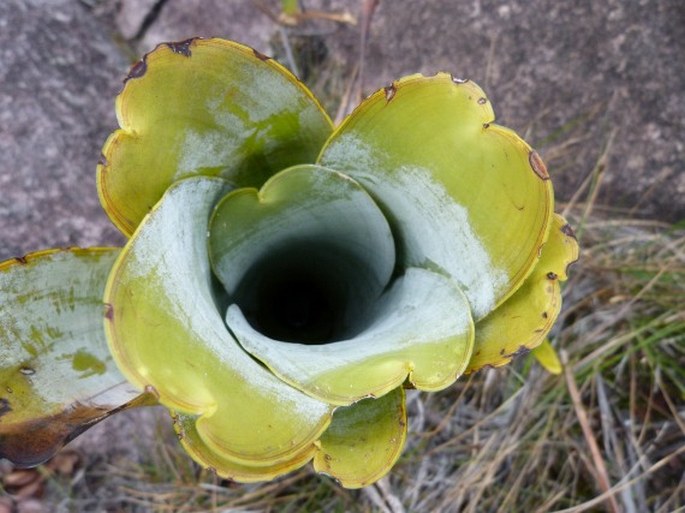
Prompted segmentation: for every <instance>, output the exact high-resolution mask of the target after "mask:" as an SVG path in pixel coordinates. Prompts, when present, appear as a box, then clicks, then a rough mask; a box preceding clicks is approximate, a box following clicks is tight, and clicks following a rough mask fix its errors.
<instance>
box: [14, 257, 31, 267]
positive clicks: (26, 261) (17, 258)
mask: <svg viewBox="0 0 685 513" xmlns="http://www.w3.org/2000/svg"><path fill="white" fill-rule="evenodd" d="M14 259H15V260H16V261H17V263H19V264H21V265H26V264H27V263H28V260H27V259H26V257H25V256H20V257H14Z"/></svg>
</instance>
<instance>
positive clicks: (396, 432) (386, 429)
mask: <svg viewBox="0 0 685 513" xmlns="http://www.w3.org/2000/svg"><path fill="white" fill-rule="evenodd" d="M406 437H407V411H406V407H405V398H404V390H403V389H402V388H397V389H395V390H393V391H392V392H390V393H389V394H387V395H385V396H383V397H381V398H379V399H364V400H363V401H359V402H358V403H355V404H353V405H351V406H348V407H345V408H338V409H337V410H336V411H335V414H334V415H333V422H332V423H331V425H330V427H329V428H328V430H326V432H325V433H324V434H323V436H322V437H321V442H320V443H321V449H320V450H319V451H317V453H316V455H315V456H314V469H315V470H316V471H317V472H321V473H324V474H328V475H330V476H331V477H333V478H335V479H336V480H337V481H338V482H340V484H342V485H343V486H344V487H345V488H361V487H363V486H366V485H369V484H371V483H373V482H375V481H377V480H378V479H380V478H381V477H383V476H384V475H385V474H386V473H387V472H388V471H389V470H390V469H391V468H392V466H393V465H394V464H395V462H397V459H398V458H399V457H400V454H401V453H402V448H403V447H404V441H405V439H406Z"/></svg>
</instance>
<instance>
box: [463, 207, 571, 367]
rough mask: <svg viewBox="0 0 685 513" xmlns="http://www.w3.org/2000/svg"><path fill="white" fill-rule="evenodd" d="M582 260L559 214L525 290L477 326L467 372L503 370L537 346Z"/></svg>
mask: <svg viewBox="0 0 685 513" xmlns="http://www.w3.org/2000/svg"><path fill="white" fill-rule="evenodd" d="M577 259H578V242H577V241H576V239H575V237H574V235H573V232H572V230H571V228H570V226H569V225H568V224H567V223H566V221H565V220H564V219H563V218H562V217H561V216H559V215H555V216H554V222H553V223H552V228H551V231H550V235H549V239H548V240H547V243H546V244H545V245H544V246H543V248H542V253H541V255H540V259H539V261H538V263H537V265H536V266H535V269H534V270H533V273H532V274H531V275H530V276H529V277H528V279H527V280H526V281H525V283H524V284H523V285H522V286H521V288H520V289H519V290H518V291H516V294H514V295H513V296H512V297H511V298H509V299H508V300H507V301H506V302H505V303H504V304H502V305H501V306H500V307H499V308H497V310H495V311H494V312H492V313H491V314H490V315H488V316H487V317H486V318H485V319H482V320H481V321H479V322H477V323H476V341H475V344H474V347H473V356H472V357H471V361H470V362H469V366H468V369H467V371H466V372H473V371H475V370H478V369H480V368H482V367H484V366H486V365H489V366H493V367H499V366H501V365H506V364H507V363H509V362H510V361H511V359H512V358H513V357H514V356H516V355H518V354H522V353H526V352H528V351H529V350H531V349H533V348H534V347H536V346H537V345H538V344H540V342H541V341H542V340H544V338H545V337H546V336H547V334H548V333H549V330H551V329H552V326H553V325H554V322H555V321H556V319H557V316H558V315H559V311H560V310H561V287H560V285H559V282H560V281H564V280H566V278H567V273H566V269H567V267H568V266H569V265H570V264H571V263H572V262H575V261H576V260H577Z"/></svg>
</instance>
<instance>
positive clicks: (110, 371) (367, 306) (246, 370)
mask: <svg viewBox="0 0 685 513" xmlns="http://www.w3.org/2000/svg"><path fill="white" fill-rule="evenodd" d="M116 112H117V116H118V120H119V124H120V127H121V128H120V129H118V130H117V131H115V132H114V133H113V134H112V135H111V136H110V137H109V139H108V140H107V142H106V143H105V146H104V148H103V152H102V159H101V162H100V163H99V165H98V170H97V176H98V189H99V190H98V192H99V194H100V198H101V202H102V205H103V207H104V209H105V210H106V211H107V213H108V215H109V217H110V218H111V220H112V221H113V222H114V223H115V224H116V226H117V227H118V228H119V229H120V230H121V231H122V232H123V233H124V234H125V235H127V236H128V237H129V240H128V242H127V244H126V246H125V247H124V248H123V249H121V250H120V249H117V248H90V249H68V250H51V251H44V252H39V253H35V254H31V255H27V256H26V257H21V258H17V259H14V260H10V261H7V262H5V263H3V264H0V303H1V304H2V311H1V313H0V355H1V356H2V359H1V360H0V361H1V364H0V384H1V385H2V386H1V387H0V437H1V438H0V455H2V456H3V457H7V458H9V459H11V460H13V461H15V462H18V463H21V464H25V465H31V464H37V463H39V462H41V461H44V460H45V459H46V458H48V457H49V456H50V455H51V454H53V453H54V451H55V450H56V448H57V447H59V446H60V445H61V444H63V443H64V442H65V441H68V440H70V439H71V438H73V437H74V436H76V435H77V434H79V433H80V432H82V431H83V430H84V429H86V428H87V427H89V426H90V425H92V424H94V423H95V422H98V421H99V420H101V419H103V418H105V417H107V416H108V415H110V414H112V413H113V412H116V411H120V410H122V409H125V408H128V407H131V406H140V405H144V404H150V403H157V402H159V403H161V404H162V405H164V406H165V407H167V408H168V409H169V410H170V411H171V413H172V418H173V423H174V426H175V429H176V431H177V433H178V436H179V439H180V440H181V443H182V444H183V446H184V448H185V449H186V450H187V452H188V453H189V454H190V455H191V456H192V457H193V458H194V459H195V460H196V461H197V462H199V463H200V464H201V465H203V466H205V467H210V468H212V469H214V470H215V471H216V472H217V473H218V474H219V475H220V476H223V477H226V478H230V479H234V480H237V481H243V482H250V481H260V480H268V479H272V478H274V477H276V476H279V475H281V474H283V473H286V472H288V471H291V470H293V469H296V468H298V467H301V466H303V465H305V464H306V463H307V462H310V461H312V462H313V466H314V469H315V470H316V471H318V472H321V473H324V474H328V475H330V476H332V477H333V478H335V479H336V480H338V481H339V482H340V483H341V484H342V485H343V486H346V487H361V486H364V485H367V484H370V483H372V482H374V481H375V480H377V479H379V478H380V477H381V476H383V475H384V474H385V473H386V472H388V470H389V469H390V468H391V467H392V465H393V464H394V462H395V461H396V460H397V458H398V457H399V455H400V452H401V450H402V446H403V444H404V441H405V438H406V429H407V427H406V426H407V420H406V410H405V389H407V388H416V389H419V390H424V391H436V390H441V389H444V388H445V387H448V386H449V385H451V384H452V383H453V382H454V381H455V380H456V379H457V378H458V377H459V376H461V375H462V374H464V373H467V372H472V371H475V370H477V369H479V368H482V367H485V366H499V365H503V364H506V363H508V362H509V361H510V360H511V358H512V357H513V356H514V355H516V354H518V353H520V352H522V351H523V350H527V349H531V348H534V347H536V346H538V345H539V344H541V343H542V341H543V340H544V338H545V336H546V334H547V333H548V332H549V330H550V329H551V327H552V324H553V323H554V320H555V318H556V316H557V314H558V313H559V308H560V303H561V300H560V297H561V296H560V290H559V282H560V281H561V280H564V279H565V278H566V267H567V266H568V264H569V263H570V262H572V261H573V260H575V259H576V257H577V251H578V248H577V244H576V242H575V239H574V238H573V234H572V232H571V230H570V228H569V227H568V225H567V224H566V223H565V222H564V220H563V219H562V218H561V217H559V216H558V215H556V214H555V213H554V202H553V191H552V183H551V181H550V177H549V175H548V173H547V170H546V168H545V165H544V164H543V162H542V160H541V159H540V157H539V156H538V154H537V153H536V152H535V151H533V150H532V149H531V148H530V146H529V145H528V144H527V143H525V142H524V141H523V140H522V139H521V138H520V137H519V136H517V135H516V134H515V133H514V132H512V131H511V130H508V129H506V128H503V127H501V126H498V125H496V124H494V123H493V119H494V115H493V110H492V107H491V105H490V102H489V101H488V99H487V98H486V96H485V94H484V93H483V91H482V90H481V89H480V88H479V87H478V86H477V85H475V84H474V83H472V82H470V81H462V80H457V79H455V78H453V77H452V76H450V75H448V74H444V73H438V74H437V75H435V76H432V77H425V76H421V75H412V76H408V77H405V78H402V79H400V80H398V81H396V82H394V83H392V84H391V85H390V86H388V87H386V88H385V89H382V90H380V91H378V92H376V93H374V94H372V95H371V96H369V97H368V98H367V99H366V100H364V101H363V102H362V103H361V105H359V106H358V107H357V109H356V110H355V111H354V112H352V114H351V115H349V116H348V117H347V119H345V120H344V121H343V122H342V123H341V124H340V126H338V127H333V126H332V123H331V120H330V118H329V117H328V115H327V114H326V113H325V112H324V111H323V109H322V108H321V106H320V104H319V103H318V101H317V100H316V98H315V97H314V96H313V95H312V93H311V92H310V91H309V90H307V89H306V88H305V86H304V85H303V84H302V83H300V82H299V81H298V80H297V79H296V78H295V77H294V76H293V75H291V74H290V73H289V72H288V71H287V70H286V69H285V68H283V67H282V66H281V65H279V64H278V63H276V62H274V61H273V60H271V59H269V58H267V57H265V56H263V55H261V54H260V53H258V52H256V51H254V50H252V49H250V48H247V47H245V46H242V45H240V44H237V43H234V42H231V41H225V40H220V39H206V40H203V39H192V40H188V41H185V42H182V43H174V44H163V45H160V46H159V47H157V48H156V49H155V50H154V51H153V52H151V53H149V54H148V55H146V56H145V57H144V58H143V59H142V60H141V61H140V62H139V63H138V64H136V65H135V66H134V67H133V68H132V70H131V72H130V74H129V76H128V78H127V80H126V82H125V86H124V88H123V90H122V92H121V94H120V95H119V96H118V98H117V101H116Z"/></svg>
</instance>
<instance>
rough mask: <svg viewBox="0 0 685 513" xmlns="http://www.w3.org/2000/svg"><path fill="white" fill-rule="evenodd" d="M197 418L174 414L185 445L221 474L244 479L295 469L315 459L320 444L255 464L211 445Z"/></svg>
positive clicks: (267, 477) (262, 478)
mask: <svg viewBox="0 0 685 513" xmlns="http://www.w3.org/2000/svg"><path fill="white" fill-rule="evenodd" d="M196 421H197V418H196V417H195V416H192V415H182V414H177V415H174V429H175V430H176V434H177V435H178V438H179V440H180V441H181V445H183V448H184V449H185V450H186V451H187V452H188V454H190V456H191V457H192V458H193V459H194V460H195V461H197V462H198V463H199V464H200V465H202V466H204V467H206V468H208V469H210V470H212V471H214V472H216V474H217V475H218V476H220V477H222V478H225V479H232V480H233V481H239V482H241V483H254V482H258V481H269V480H271V479H275V478H276V477H278V476H281V475H283V474H287V473H288V472H292V471H293V470H296V469H298V468H300V467H302V466H303V465H305V464H306V463H307V462H308V461H309V460H311V459H312V457H313V456H314V453H315V452H316V451H317V447H316V445H310V446H307V447H305V448H304V449H303V450H301V451H300V452H298V453H295V454H293V455H292V456H291V457H290V459H288V460H285V461H282V462H279V463H275V464H272V465H268V466H252V465H248V464H245V463H240V462H237V461H235V460H233V459H231V458H229V457H228V456H227V455H226V454H225V453H223V452H218V451H216V450H215V449H214V448H213V447H211V446H209V445H207V443H206V442H205V441H204V440H203V438H202V435H201V433H200V432H199V431H198V429H197V424H196Z"/></svg>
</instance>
